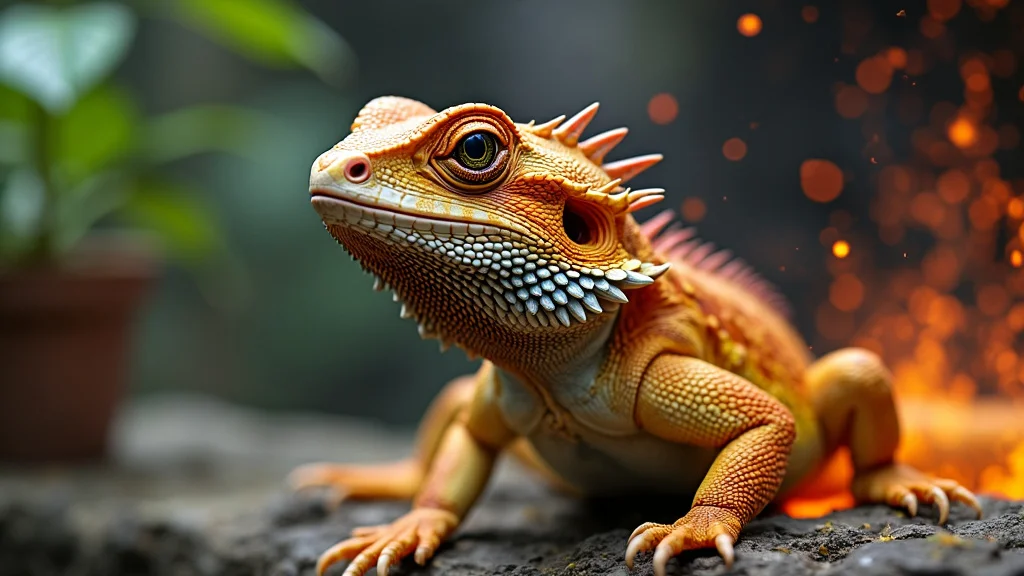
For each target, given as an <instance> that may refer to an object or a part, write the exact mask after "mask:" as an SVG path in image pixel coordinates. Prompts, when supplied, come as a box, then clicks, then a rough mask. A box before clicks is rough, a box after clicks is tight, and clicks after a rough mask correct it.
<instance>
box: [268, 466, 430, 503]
mask: <svg viewBox="0 0 1024 576" xmlns="http://www.w3.org/2000/svg"><path fill="white" fill-rule="evenodd" d="M422 476H423V472H422V468H421V467H420V465H419V462H417V461H416V460H413V459H408V460H400V461H398V462H390V463H386V464H369V465H352V464H333V463H326V462H325V463H316V464H307V465H305V466H299V467H298V468H296V469H295V470H293V471H292V473H291V474H289V475H288V480H287V482H288V485H289V486H290V487H291V488H292V490H296V491H300V490H308V489H311V488H330V489H331V492H332V495H333V498H332V499H331V501H330V504H331V505H332V506H333V507H336V506H337V505H339V504H340V503H341V502H342V500H344V499H345V498H348V497H352V498H395V499H407V498H412V496H413V495H414V494H415V492H416V489H417V488H418V487H419V484H420V480H421V479H422Z"/></svg>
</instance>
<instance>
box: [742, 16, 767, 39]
mask: <svg viewBox="0 0 1024 576" xmlns="http://www.w3.org/2000/svg"><path fill="white" fill-rule="evenodd" d="M736 29H737V30H739V31H740V34H743V35H744V36H746V37H747V38H752V37H754V36H757V35H758V34H760V33H761V17H760V16H758V15H757V14H744V15H743V16H740V18H739V20H737V21H736Z"/></svg>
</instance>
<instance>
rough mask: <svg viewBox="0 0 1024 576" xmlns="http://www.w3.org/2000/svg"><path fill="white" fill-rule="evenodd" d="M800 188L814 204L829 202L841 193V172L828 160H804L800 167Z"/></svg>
mask: <svg viewBox="0 0 1024 576" xmlns="http://www.w3.org/2000/svg"><path fill="white" fill-rule="evenodd" d="M800 187H801V188H803V191H804V194H805V195H806V196H807V197H808V198H810V199H811V200H814V201H815V202H831V201H832V200H835V199H836V198H838V197H839V193H840V192H842V191H843V171H842V170H840V169H839V167H838V166H836V165H835V164H834V163H832V162H830V161H828V160H821V159H810V160H804V162H803V163H802V164H801V165H800Z"/></svg>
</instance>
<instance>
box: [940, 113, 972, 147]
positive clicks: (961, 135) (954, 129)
mask: <svg viewBox="0 0 1024 576" xmlns="http://www.w3.org/2000/svg"><path fill="white" fill-rule="evenodd" d="M946 135H947V136H948V137H949V141H950V142H952V143H953V145H954V146H956V147H957V148H961V149H962V148H970V147H971V146H974V145H975V144H977V143H978V129H977V127H975V125H974V123H973V122H971V121H970V120H968V119H967V118H964V117H960V118H957V119H956V120H954V121H952V122H950V124H949V128H948V129H947V130H946Z"/></svg>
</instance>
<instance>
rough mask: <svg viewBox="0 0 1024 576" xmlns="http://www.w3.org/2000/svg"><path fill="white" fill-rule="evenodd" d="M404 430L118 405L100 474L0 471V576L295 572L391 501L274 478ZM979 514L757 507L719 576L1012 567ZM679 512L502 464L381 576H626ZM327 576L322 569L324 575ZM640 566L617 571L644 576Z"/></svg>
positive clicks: (398, 448)
mask: <svg viewBox="0 0 1024 576" xmlns="http://www.w3.org/2000/svg"><path fill="white" fill-rule="evenodd" d="M408 440H409V439H408V436H407V435H404V434H396V433H394V432H388V431H386V430H379V429H374V428H372V427H369V426H367V425H365V424H363V423H353V422H338V421H329V420H323V419H316V418H312V417H288V418H282V417H275V418H271V417H268V416H266V415H260V414H252V413H247V412H244V411H240V410H238V409H233V408H230V407H225V406H219V405H216V404H212V403H210V402H207V401H197V400H185V401H183V400H177V401H173V402H166V401H164V402H158V403H150V404H146V405H137V406H133V407H131V408H130V409H129V410H126V412H125V415H124V417H123V418H122V421H121V423H120V425H119V427H118V434H117V441H116V442H115V454H114V458H113V464H111V465H109V466H104V467H97V468H91V469H82V468H75V469H48V470H38V469H36V470H12V469H6V470H4V471H2V472H0V576H7V575H12V576H13V575H23V574H31V575H36V574H38V575H49V574H74V575H83V576H84V575H94V574H95V575H101V574H102V575H122V574H131V575H136V574H168V575H176V576H177V575H191V574H197V575H207V574H209V575H236V574H237V575H242V574H260V575H263V574H266V575H272V576H290V575H304V574H312V573H313V566H314V564H315V562H316V558H317V556H318V555H319V553H320V552H321V551H323V550H324V549H326V548H327V547H328V546H330V545H331V544H334V543H335V542H337V541H338V540H339V539H341V538H343V537H344V536H345V535H346V534H347V533H348V531H349V530H351V529H352V528H353V527H355V526H358V525H368V524H378V523H381V522H386V521H388V520H390V519H393V518H395V517H396V516H398V515H399V514H401V513H402V512H403V511H404V510H406V509H407V508H408V505H407V504H405V503H401V502H347V503H344V504H343V505H342V506H341V507H340V508H339V509H337V510H332V509H331V506H330V498H329V496H328V495H326V494H317V493H311V494H302V495H296V494H290V493H288V492H287V491H285V490H283V489H282V487H281V484H280V482H281V479H282V478H283V477H284V474H285V473H286V472H287V471H288V470H289V469H290V468H291V467H292V466H294V465H296V464H299V463H303V462H308V461H311V460H317V459H331V460H338V461H356V460H365V461H369V460H387V459H391V458H395V457H399V456H401V455H402V454H403V453H404V452H405V450H406V447H407V446H408ZM984 506H985V518H984V519H983V520H980V521H979V520H973V519H972V517H971V514H970V512H969V511H968V510H966V509H964V508H962V507H959V506H956V507H954V511H953V513H952V514H951V521H950V524H949V525H948V526H947V527H946V528H945V529H940V528H938V527H937V526H935V525H934V521H933V515H932V511H931V510H929V509H927V507H926V508H925V510H923V512H922V517H919V518H913V519H911V518H906V517H904V516H903V515H901V514H899V513H896V512H894V511H892V510H890V509H888V508H886V507H883V506H864V507H859V508H855V509H851V510H844V511H841V512H836V513H833V514H831V515H829V516H827V517H825V518H821V519H814V520H796V519H792V518H788V517H785V516H781V515H767V516H764V517H762V518H760V519H758V520H756V521H754V522H753V523H751V524H750V525H749V526H748V527H747V528H746V529H745V530H744V532H743V534H742V536H741V539H740V542H739V543H738V544H737V547H736V552H737V562H736V565H735V566H734V568H733V570H732V571H731V572H728V573H732V574H751V575H754V574H757V575H761V574H764V575H776V574H777V575H790V574H794V575H800V574H935V575H957V574H987V575H992V576H996V575H1014V574H1020V575H1024V503H1021V502H1006V501H999V500H992V499H985V500H984ZM685 509H686V503H684V502H657V501H624V500H602V501H589V502H581V501H578V500H575V499H571V498H568V497H564V496H560V495H557V494H554V493H552V492H550V491H548V490H547V489H546V488H544V487H543V486H542V485H541V484H539V483H538V482H536V481H535V480H533V479H532V478H531V477H529V476H527V475H524V474H523V473H522V472H521V471H519V470H517V469H516V468H515V467H513V466H512V465H509V464H505V465H503V466H502V467H501V470H500V472H499V476H498V478H497V480H496V481H495V482H494V484H493V485H492V487H491V488H490V489H489V490H488V492H487V493H486V494H485V496H484V498H483V499H482V501H481V503H480V505H479V506H478V508H477V509H476V510H475V511H474V512H473V514H472V515H471V516H470V518H469V520H468V522H467V523H466V525H465V526H464V528H463V529H461V530H460V531H459V533H458V534H457V537H456V538H455V539H454V540H453V541H452V542H451V543H449V544H447V545H445V546H444V547H443V548H442V549H441V550H440V551H439V554H438V555H437V557H436V558H435V559H434V560H433V561H432V562H431V563H430V564H429V565H428V566H427V567H425V568H420V567H417V566H415V565H413V564H412V563H411V562H406V563H404V564H402V565H401V567H400V568H399V569H398V570H395V571H393V573H396V574H451V575H482V574H510V575H524V576H525V575H534V574H537V575H542V574H543V575H548V574H565V575H582V574H589V575H598V574H621V575H625V574H627V573H629V572H628V571H627V570H626V567H625V564H624V561H623V552H624V549H625V543H626V537H627V536H628V535H629V533H630V531H631V530H632V529H633V528H634V527H636V525H638V524H640V523H641V522H643V521H661V522H671V521H673V520H675V519H676V518H677V517H678V516H679V515H680V513H681V511H683V510H685ZM342 571H343V570H341V569H336V570H332V571H331V572H332V573H336V574H340V573H341V572H342ZM669 572H670V573H673V574H715V575H718V574H725V573H727V572H726V570H725V569H724V567H723V565H722V562H721V560H720V559H719V558H718V557H717V556H716V555H715V554H713V553H711V552H695V553H686V554H683V555H682V556H680V557H679V558H677V559H676V560H673V561H672V562H670V564H669ZM651 573H652V571H651V565H650V556H649V555H647V556H643V557H642V558H641V559H640V560H639V562H638V565H637V567H636V570H634V572H633V574H637V575H648V574H651Z"/></svg>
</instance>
